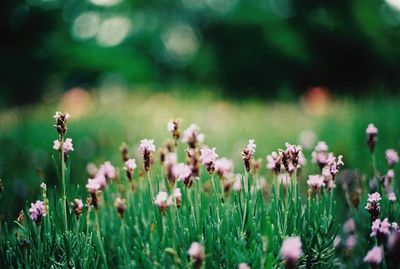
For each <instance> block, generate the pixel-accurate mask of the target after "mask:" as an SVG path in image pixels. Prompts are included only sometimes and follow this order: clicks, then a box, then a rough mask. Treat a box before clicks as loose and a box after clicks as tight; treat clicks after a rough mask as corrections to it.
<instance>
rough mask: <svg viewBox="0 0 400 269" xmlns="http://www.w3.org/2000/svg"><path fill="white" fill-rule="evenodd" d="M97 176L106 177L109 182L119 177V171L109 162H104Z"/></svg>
mask: <svg viewBox="0 0 400 269" xmlns="http://www.w3.org/2000/svg"><path fill="white" fill-rule="evenodd" d="M97 175H104V177H105V178H106V180H107V181H110V180H111V179H114V178H116V177H117V170H116V169H115V167H114V166H113V165H112V164H111V163H110V162H109V161H107V162H104V163H103V164H102V165H101V166H100V168H99V171H98V172H97ZM96 177H97V176H96Z"/></svg>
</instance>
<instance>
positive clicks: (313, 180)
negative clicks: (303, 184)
mask: <svg viewBox="0 0 400 269" xmlns="http://www.w3.org/2000/svg"><path fill="white" fill-rule="evenodd" d="M307 184H308V186H309V187H310V191H315V192H319V191H320V190H321V188H322V187H324V186H325V182H324V177H323V176H320V175H310V176H308V180H307Z"/></svg>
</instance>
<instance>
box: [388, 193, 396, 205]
mask: <svg viewBox="0 0 400 269" xmlns="http://www.w3.org/2000/svg"><path fill="white" fill-rule="evenodd" d="M388 199H389V201H390V202H392V203H394V202H395V201H396V200H397V198H396V194H395V193H394V192H390V193H389V194H388Z"/></svg>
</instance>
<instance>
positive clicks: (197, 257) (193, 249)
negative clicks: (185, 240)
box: [188, 242, 204, 268]
mask: <svg viewBox="0 0 400 269" xmlns="http://www.w3.org/2000/svg"><path fill="white" fill-rule="evenodd" d="M188 254H189V256H190V257H191V258H192V260H193V267H194V268H201V266H202V264H203V261H204V247H203V245H201V244H200V243H198V242H193V243H192V244H191V245H190V248H189V250H188Z"/></svg>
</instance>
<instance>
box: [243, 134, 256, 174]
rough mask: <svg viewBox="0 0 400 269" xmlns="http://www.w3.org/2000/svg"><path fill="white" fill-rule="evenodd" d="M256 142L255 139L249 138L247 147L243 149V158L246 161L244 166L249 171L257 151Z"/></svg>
mask: <svg viewBox="0 0 400 269" xmlns="http://www.w3.org/2000/svg"><path fill="white" fill-rule="evenodd" d="M256 147H257V146H256V144H254V139H249V143H248V144H247V146H246V148H245V149H244V150H243V151H242V159H243V162H244V167H245V168H246V171H247V172H249V171H250V168H251V161H252V159H253V156H254V153H255V152H256Z"/></svg>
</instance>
